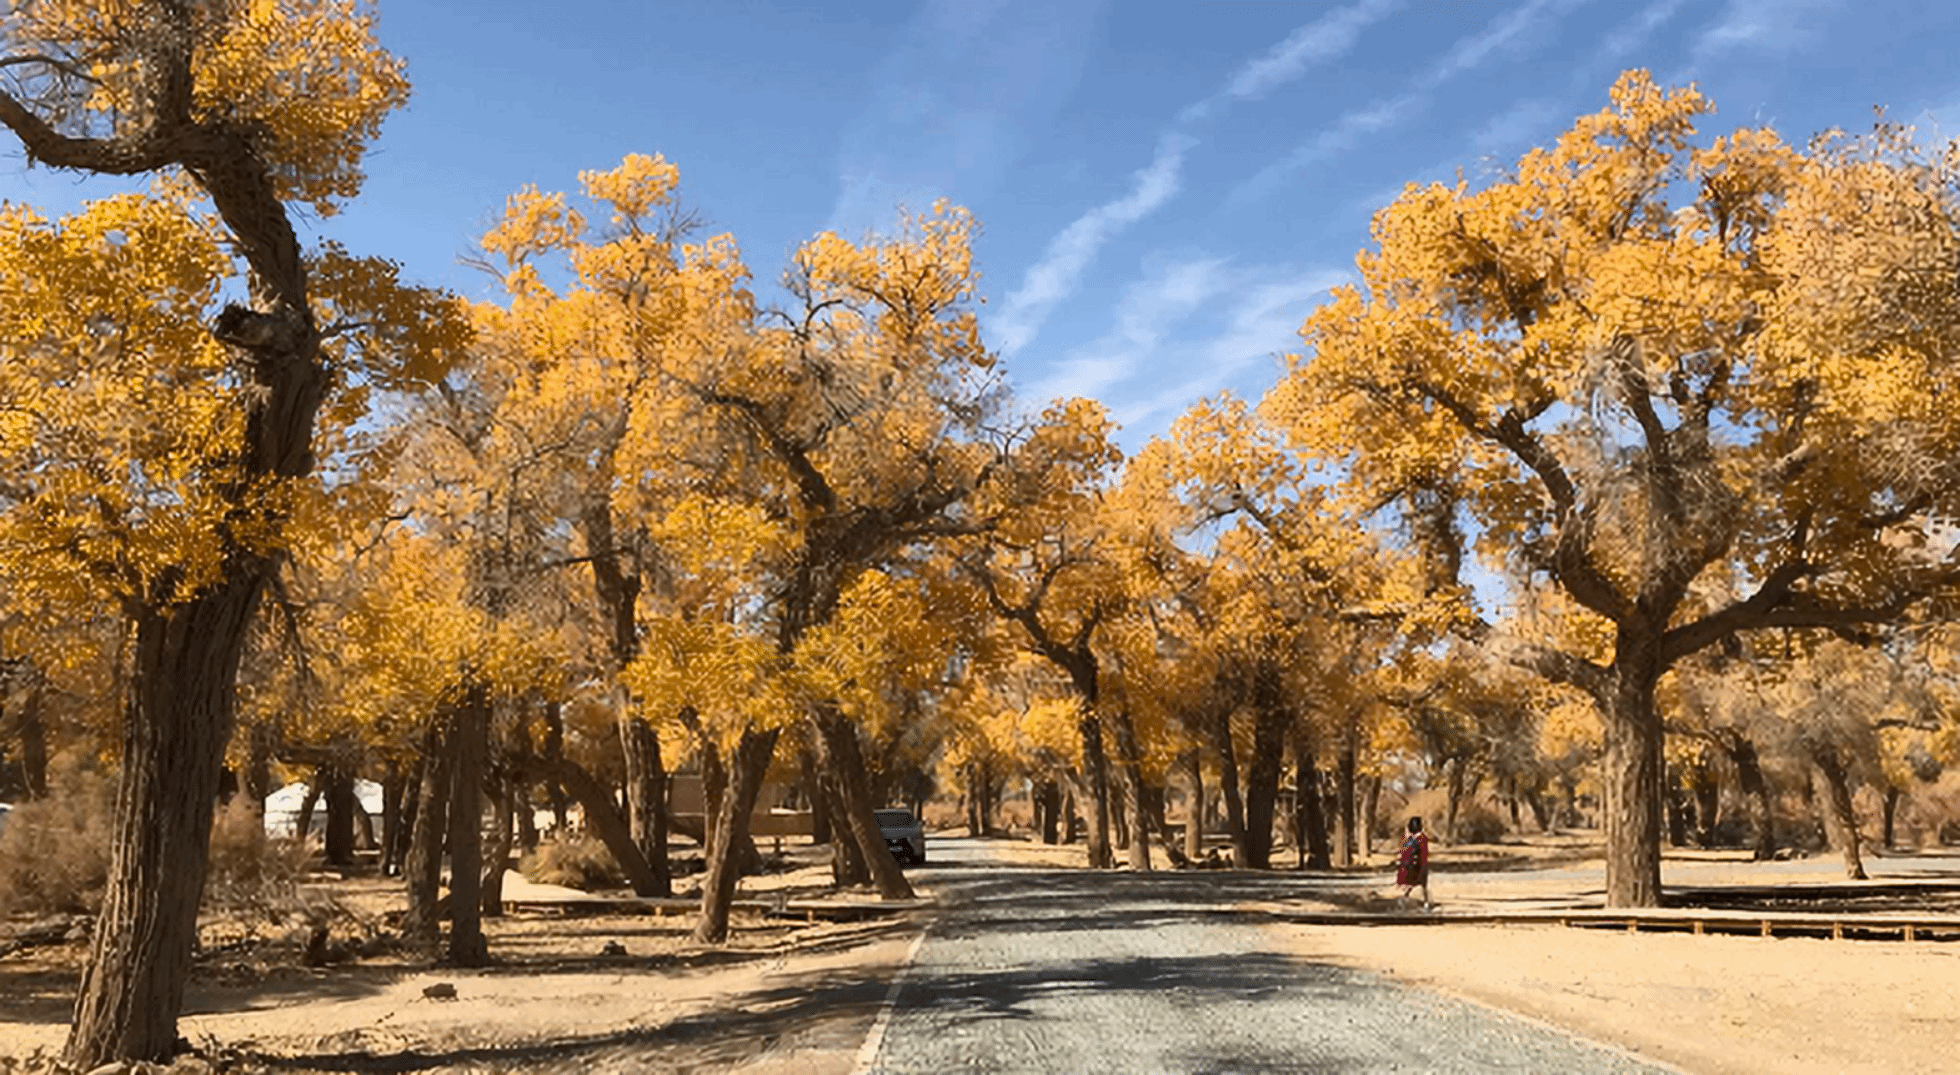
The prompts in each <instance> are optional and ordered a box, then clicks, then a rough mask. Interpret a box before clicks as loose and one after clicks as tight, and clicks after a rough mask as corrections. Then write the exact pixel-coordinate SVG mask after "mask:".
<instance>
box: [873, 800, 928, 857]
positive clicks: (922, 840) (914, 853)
mask: <svg viewBox="0 0 1960 1075" xmlns="http://www.w3.org/2000/svg"><path fill="white" fill-rule="evenodd" d="M877 815H878V831H879V832H881V833H884V834H885V846H886V847H889V848H891V852H892V855H893V856H894V857H896V858H897V859H898V861H900V862H910V863H915V864H916V863H921V862H924V861H925V860H926V826H925V822H923V821H920V820H919V819H918V818H916V817H913V816H912V811H910V810H879V811H877Z"/></svg>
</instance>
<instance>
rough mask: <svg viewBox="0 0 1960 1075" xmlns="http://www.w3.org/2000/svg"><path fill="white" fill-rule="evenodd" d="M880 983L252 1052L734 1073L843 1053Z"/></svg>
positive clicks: (342, 1065)
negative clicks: (503, 1030) (537, 1028)
mask: <svg viewBox="0 0 1960 1075" xmlns="http://www.w3.org/2000/svg"><path fill="white" fill-rule="evenodd" d="M888 989H889V983H888V982H887V981H886V979H885V978H883V977H882V976H867V975H865V974H862V973H857V972H852V971H849V970H826V971H821V972H810V973H806V974H793V975H785V976H782V977H780V978H779V979H778V980H777V981H776V983H775V984H773V985H771V986H770V987H768V988H766V989H760V990H754V991H750V992H746V993H742V994H739V995H736V996H732V997H730V998H728V999H727V1003H725V1004H723V1005H722V1006H721V1007H719V1008H718V1009H717V1010H715V1011H711V1012H702V1013H698V1014H695V1015H690V1016H685V1017H683V1018H680V1019H676V1020H674V1021H672V1022H668V1023H665V1024H662V1025H660V1026H657V1027H640V1028H633V1029H626V1030H616V1031H608V1032H605V1033H595V1034H588V1035H569V1036H559V1037H553V1038H549V1039H543V1040H533V1041H525V1042H514V1043H500V1044H489V1045H480V1044H468V1043H457V1044H453V1045H450V1046H447V1047H445V1046H442V1045H430V1046H422V1047H418V1048H412V1049H406V1050H401V1051H397V1052H392V1053H377V1052H372V1051H365V1050H363V1051H346V1052H319V1053H312V1054H305V1055H289V1054H277V1055H275V1054H270V1053H258V1054H251V1055H250V1057H249V1058H250V1059H251V1060H252V1061H254V1062H256V1063H261V1064H264V1065H265V1066H266V1067H268V1068H270V1069H272V1070H275V1071H318V1072H360V1073H371V1075H392V1073H408V1072H421V1071H439V1070H448V1069H458V1070H464V1071H470V1072H507V1071H510V1072H514V1071H523V1072H536V1073H546V1075H554V1073H559V1072H563V1073H566V1075H570V1073H573V1072H580V1073H582V1072H587V1071H660V1072H692V1071H697V1070H700V1071H709V1070H712V1071H728V1070H739V1069H740V1067H741V1066H742V1065H743V1064H745V1063H749V1062H752V1061H754V1060H755V1059H756V1058H757V1057H759V1056H761V1055H763V1054H778V1055H780V1054H786V1053H789V1052H792V1051H796V1050H799V1049H805V1048H826V1049H831V1050H842V1051H848V1050H849V1049H852V1048H855V1047H856V1043H857V1042H858V1041H861V1040H862V1038H863V1036H864V1033H865V1031H866V1029H867V1028H868V1027H869V1025H870V1023H871V1021H872V1020H873V1019H874V1018H875V1017H876V1014H877V1012H878V1010H879V1008H880V1007H881V1006H882V1005H883V1003H884V999H885V996H886V993H887V991H888Z"/></svg>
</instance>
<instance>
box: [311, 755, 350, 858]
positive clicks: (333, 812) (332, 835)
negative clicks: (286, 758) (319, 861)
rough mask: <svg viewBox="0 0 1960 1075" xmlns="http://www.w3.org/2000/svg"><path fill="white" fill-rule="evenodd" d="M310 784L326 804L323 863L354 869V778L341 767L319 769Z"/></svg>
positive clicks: (325, 766) (328, 766)
mask: <svg viewBox="0 0 1960 1075" xmlns="http://www.w3.org/2000/svg"><path fill="white" fill-rule="evenodd" d="M314 781H315V782H316V783H318V784H320V785H321V797H322V798H323V799H325V800H326V804H327V831H326V861H327V865H329V866H337V867H339V868H340V869H343V870H346V869H351V868H352V867H353V865H354V807H355V802H354V775H353V774H352V773H350V772H348V771H347V769H346V768H345V767H344V766H341V765H323V766H321V767H320V770H319V772H318V774H316V775H315V777H314Z"/></svg>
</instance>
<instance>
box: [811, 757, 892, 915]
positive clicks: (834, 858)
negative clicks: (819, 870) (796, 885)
mask: <svg viewBox="0 0 1960 1075" xmlns="http://www.w3.org/2000/svg"><path fill="white" fill-rule="evenodd" d="M812 760H813V763H814V759H812ZM817 773H818V776H817V790H818V799H819V800H820V801H822V803H823V804H824V807H823V810H824V814H825V816H827V817H831V818H836V819H839V820H838V823H837V824H833V825H831V826H830V880H831V883H832V884H834V885H836V886H837V887H839V888H856V887H857V886H858V885H868V884H870V883H871V867H870V866H869V865H868V864H866V863H865V861H864V852H863V851H862V850H860V849H859V847H858V842H857V838H856V837H855V836H853V835H851V832H850V830H849V829H848V828H847V827H845V826H844V825H843V823H842V820H841V819H842V818H843V816H844V815H843V807H841V806H840V805H838V804H839V797H838V794H837V785H836V782H835V781H833V780H832V779H831V777H830V773H829V771H828V770H827V769H826V767H824V766H822V765H818V766H817ZM887 853H889V852H887Z"/></svg>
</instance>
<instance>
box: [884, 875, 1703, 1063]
mask: <svg viewBox="0 0 1960 1075" xmlns="http://www.w3.org/2000/svg"><path fill="white" fill-rule="evenodd" d="M932 854H933V857H934V862H933V864H932V865H930V866H926V867H922V868H921V869H920V870H919V871H918V876H919V879H920V880H921V881H923V882H925V883H927V884H930V885H932V886H933V887H935V888H936V889H938V891H939V892H940V894H941V896H942V898H943V899H944V900H945V902H946V904H947V905H948V909H947V911H946V912H945V913H944V914H943V915H942V916H941V917H940V918H939V919H938V920H936V921H935V922H934V923H933V924H932V926H931V927H930V928H929V930H928V931H927V934H926V937H925V939H924V941H923V943H922V944H921V946H920V947H919V949H918V951H917V956H916V959H915V961H914V962H913V964H912V966H911V968H910V969H909V970H907V971H906V972H904V974H903V975H902V976H901V977H900V979H899V980H898V984H897V986H896V999H895V1001H894V1003H893V1005H892V1008H891V1010H890V1012H889V1015H888V1019H887V1021H886V1023H885V1025H884V1026H883V1027H882V1028H881V1029H882V1037H879V1034H880V1029H874V1030H873V1037H874V1041H873V1042H869V1043H867V1048H871V1047H874V1046H875V1048H876V1052H875V1054H873V1055H871V1056H870V1057H868V1058H867V1059H868V1060H869V1063H868V1066H867V1070H868V1071H869V1072H875V1073H877V1075H912V1073H925V1072H966V1071H985V1072H1065V1073H1069V1075H1076V1073H1089V1072H1121V1073H1125V1075H1142V1073H1152V1072H1175V1073H1187V1072H1188V1073H1200V1072H1202V1073H1207V1075H1213V1073H1216V1075H1223V1073H1227V1072H1327V1073H1342V1075H1345V1073H1361V1072H1405V1073H1406V1072H1534V1073H1546V1072H1586V1073H1594V1072H1598V1073H1612V1075H1621V1073H1659V1072H1670V1071H1673V1070H1674V1069H1671V1068H1665V1067H1659V1066H1649V1065H1647V1064H1643V1063H1641V1062H1639V1061H1636V1060H1633V1059H1631V1058H1629V1057H1628V1056H1627V1055H1626V1054H1623V1053H1620V1052H1616V1051H1613V1050H1609V1049H1605V1048H1602V1047H1599V1046H1596V1045H1592V1044H1589V1043H1587V1042H1585V1041H1581V1040H1579V1039H1577V1038H1573V1037H1570V1036H1567V1035H1564V1034H1561V1033H1558V1032H1556V1031H1552V1030H1548V1029H1546V1028H1544V1027H1541V1026H1539V1025H1537V1024H1533V1023H1528V1022H1525V1021H1523V1020H1519V1019H1514V1018H1511V1017H1509V1016H1506V1015H1503V1014H1501V1013H1498V1012H1495V1011H1492V1010H1490V1009H1487V1008H1483V1007H1480V1006H1478V1005H1474V1004H1469V1003H1466V1002H1462V1001H1458V1000H1454V999H1451V998H1448V997H1444V996H1440V995H1437V994H1433V993H1428V992H1425V991H1423V990H1419V989H1415V988H1411V987H1408V986H1403V985H1398V984H1396V983H1394V982H1391V981H1388V980H1386V979H1384V978H1381V977H1379V976H1376V975H1372V974H1368V973H1364V972H1360V971H1354V970H1349V969H1344V968H1340V967H1335V966H1331V965H1326V964H1317V963H1312V962H1307V961H1304V960H1301V959H1298V958H1295V957H1291V956H1288V955H1285V954H1283V953H1282V952H1280V951H1279V947H1280V946H1279V945H1278V944H1277V938H1276V937H1275V936H1274V934H1273V933H1272V932H1271V930H1270V929H1269V928H1267V927H1262V926H1261V925H1259V924H1258V923H1257V922H1256V921H1253V920H1251V919H1248V918H1246V917H1243V916H1238V915H1234V914H1231V913H1227V912H1221V911H1220V909H1219V906H1218V902H1217V900H1216V898H1215V897H1214V896H1213V895H1212V894H1211V890H1212V887H1213V884H1214V883H1215V878H1213V877H1208V876H1207V875H1204V874H1191V873H1183V874H1177V873H1159V874H1154V875H1143V876H1138V875H1132V874H1128V873H1102V874H1094V873H1086V872H1082V871H1072V870H1038V869H1026V868H1010V867H1004V866H1000V865H997V864H993V863H990V862H989V861H988V860H987V859H986V857H985V853H984V851H983V850H981V849H978V848H975V847H973V846H972V845H967V846H962V844H961V843H960V842H959V841H954V840H946V841H938V842H935V844H934V845H933V848H932ZM1298 886H1299V882H1298V881H1296V880H1293V879H1289V878H1285V877H1283V876H1282V877H1259V878H1247V877H1246V876H1245V875H1243V874H1241V875H1238V876H1237V877H1235V878H1234V882H1233V888H1234V891H1235V892H1238V893H1242V895H1241V896H1240V897H1239V898H1241V899H1246V898H1251V899H1257V898H1271V897H1277V896H1282V895H1285V894H1288V893H1290V892H1297V891H1298ZM1261 889H1264V890H1269V891H1264V892H1261V891H1256V890H1261ZM1440 939H1441V938H1440V936H1439V940H1440Z"/></svg>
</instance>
